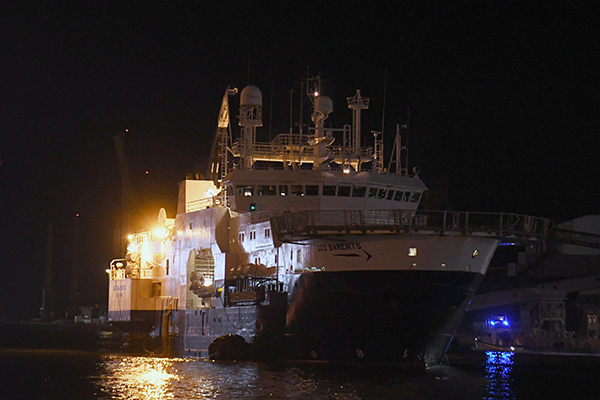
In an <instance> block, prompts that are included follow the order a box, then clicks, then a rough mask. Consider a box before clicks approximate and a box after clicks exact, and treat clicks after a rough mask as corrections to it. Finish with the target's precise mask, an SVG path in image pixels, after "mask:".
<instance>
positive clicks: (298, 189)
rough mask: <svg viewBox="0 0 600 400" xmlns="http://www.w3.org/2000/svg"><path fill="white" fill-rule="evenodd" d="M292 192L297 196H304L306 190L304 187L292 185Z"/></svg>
mask: <svg viewBox="0 0 600 400" xmlns="http://www.w3.org/2000/svg"><path fill="white" fill-rule="evenodd" d="M290 192H291V194H292V195H295V196H304V189H303V188H302V185H291V188H290Z"/></svg>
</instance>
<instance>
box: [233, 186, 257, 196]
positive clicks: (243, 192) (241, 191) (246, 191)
mask: <svg viewBox="0 0 600 400" xmlns="http://www.w3.org/2000/svg"><path fill="white" fill-rule="evenodd" d="M236 188H237V194H238V196H246V197H250V196H254V186H252V185H239V186H236Z"/></svg>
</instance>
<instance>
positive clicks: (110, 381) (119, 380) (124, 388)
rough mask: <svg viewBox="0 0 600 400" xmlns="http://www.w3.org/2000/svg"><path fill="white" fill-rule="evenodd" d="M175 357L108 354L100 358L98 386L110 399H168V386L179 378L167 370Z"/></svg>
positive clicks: (170, 367) (169, 390)
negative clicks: (101, 372)
mask: <svg viewBox="0 0 600 400" xmlns="http://www.w3.org/2000/svg"><path fill="white" fill-rule="evenodd" d="M175 361H176V360H175V359H168V358H153V357H110V358H107V359H106V360H105V361H104V362H103V367H104V372H105V374H104V375H103V376H101V377H100V382H101V384H100V386H101V389H102V390H103V391H104V392H105V393H108V394H110V395H111V396H112V398H114V399H172V398H174V397H173V396H174V394H173V392H172V391H171V389H170V387H171V386H172V384H173V382H174V381H177V380H179V379H180V377H179V376H178V375H177V373H176V371H175V373H173V372H171V369H172V367H173V364H174V362H175Z"/></svg>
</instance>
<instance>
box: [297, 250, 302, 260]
mask: <svg viewBox="0 0 600 400" xmlns="http://www.w3.org/2000/svg"><path fill="white" fill-rule="evenodd" d="M296 261H297V262H302V250H300V249H298V250H297V251H296Z"/></svg>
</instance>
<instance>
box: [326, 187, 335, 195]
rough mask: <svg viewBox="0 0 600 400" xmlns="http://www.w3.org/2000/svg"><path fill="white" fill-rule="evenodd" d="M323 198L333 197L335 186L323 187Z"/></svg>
mask: <svg viewBox="0 0 600 400" xmlns="http://www.w3.org/2000/svg"><path fill="white" fill-rule="evenodd" d="M323 196H335V186H331V185H323Z"/></svg>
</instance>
